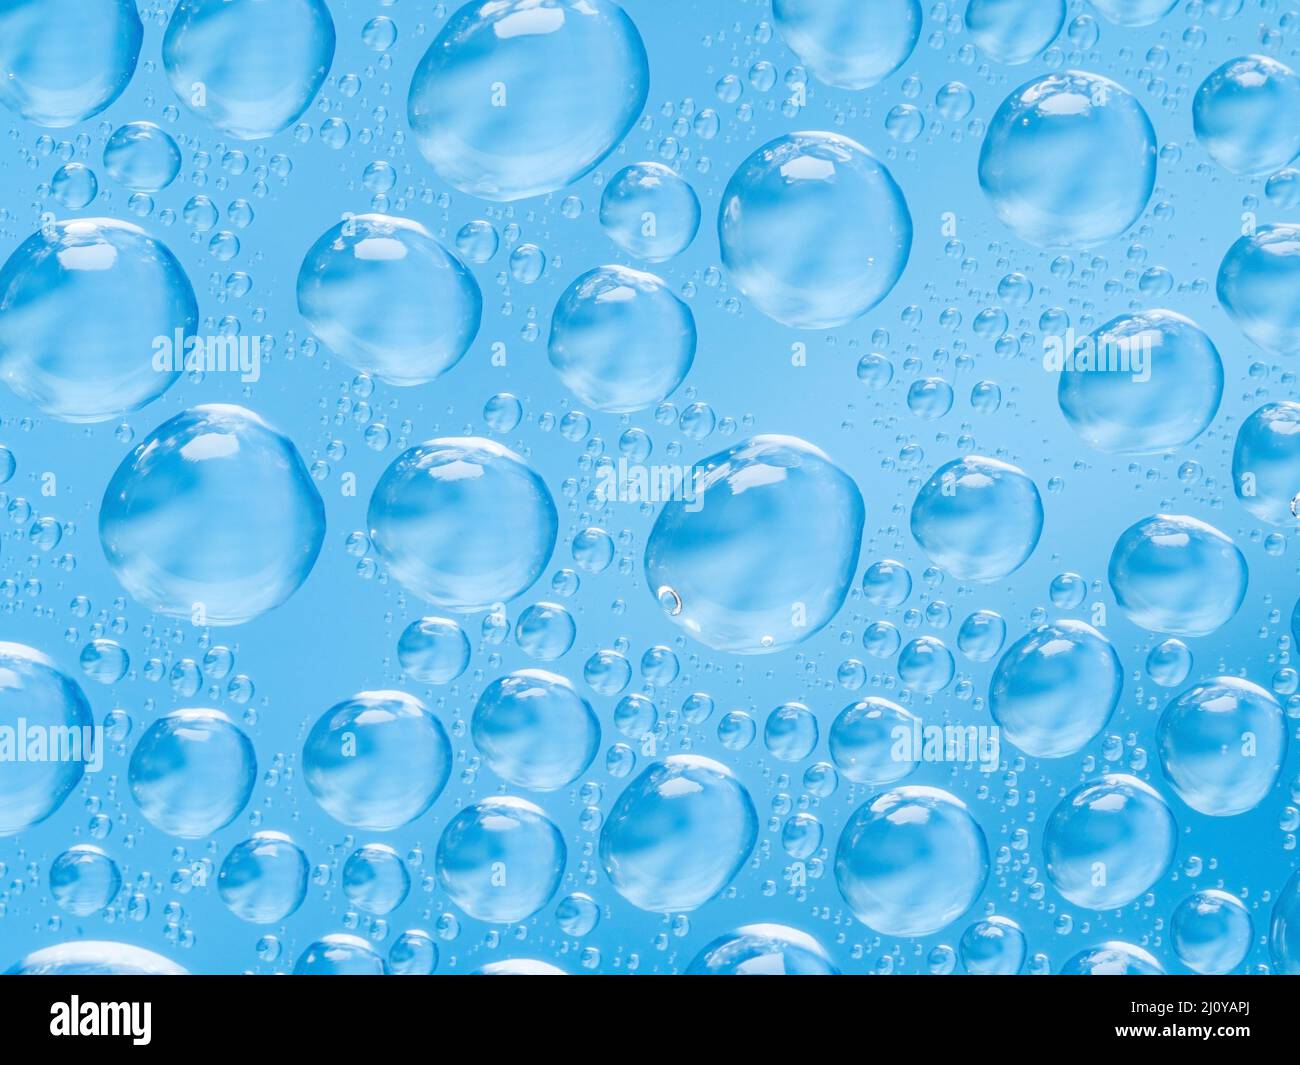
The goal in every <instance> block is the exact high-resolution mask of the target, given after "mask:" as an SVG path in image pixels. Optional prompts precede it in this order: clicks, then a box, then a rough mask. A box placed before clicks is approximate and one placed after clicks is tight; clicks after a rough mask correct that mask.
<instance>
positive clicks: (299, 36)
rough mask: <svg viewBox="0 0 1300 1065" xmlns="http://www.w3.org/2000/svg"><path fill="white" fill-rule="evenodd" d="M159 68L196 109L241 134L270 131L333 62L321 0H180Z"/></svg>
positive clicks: (254, 136) (299, 110)
mask: <svg viewBox="0 0 1300 1065" xmlns="http://www.w3.org/2000/svg"><path fill="white" fill-rule="evenodd" d="M162 60H163V69H164V70H165V71H166V73H167V80H168V81H169V82H170V83H171V87H172V91H173V92H174V93H175V94H176V97H177V99H179V100H180V102H181V103H182V104H183V105H184V106H185V107H186V108H187V109H188V110H189V111H190V112H191V113H192V114H194V115H196V116H198V117H199V118H201V119H204V120H205V121H208V122H211V123H212V125H214V126H215V127H216V128H217V129H218V130H220V131H221V132H222V133H226V134H229V135H230V136H232V137H238V138H239V139H240V140H246V141H254V140H263V139H265V138H267V137H273V136H275V134H277V133H279V132H280V131H281V130H283V129H288V128H289V127H290V126H291V125H293V123H294V122H295V121H297V119H298V118H299V117H300V116H301V115H302V114H303V113H304V112H305V111H306V110H307V108H308V106H310V104H311V102H312V100H313V99H315V97H316V93H317V92H318V91H319V89H320V87H321V85H323V84H324V82H325V76H326V75H327V74H328V73H329V69H330V64H331V63H333V62H334V20H333V19H332V18H330V11H329V8H328V7H327V6H326V4H325V0H182V2H181V3H180V4H178V5H177V7H176V10H175V11H174V12H173V13H172V16H171V19H170V21H169V22H168V23H167V31H166V33H165V34H164V35H163V43H162Z"/></svg>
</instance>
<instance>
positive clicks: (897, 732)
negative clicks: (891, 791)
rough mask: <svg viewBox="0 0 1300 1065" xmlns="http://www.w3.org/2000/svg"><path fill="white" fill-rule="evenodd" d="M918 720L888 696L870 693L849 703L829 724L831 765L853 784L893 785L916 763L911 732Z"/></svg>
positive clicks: (916, 758)
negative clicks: (870, 694) (882, 697)
mask: <svg viewBox="0 0 1300 1065" xmlns="http://www.w3.org/2000/svg"><path fill="white" fill-rule="evenodd" d="M920 724H921V719H920V718H918V717H917V716H916V715H915V714H913V713H912V712H911V711H910V710H905V709H903V707H901V706H899V705H898V704H897V703H891V702H890V701H889V700H888V699H881V698H878V697H876V696H870V697H868V698H866V699H863V700H861V701H860V702H856V703H851V704H850V705H849V706H846V707H845V708H844V709H843V710H841V711H840V713H839V716H838V717H836V718H835V721H834V722H833V723H832V724H831V731H830V736H829V740H828V742H829V744H830V749H831V760H832V761H833V762H834V763H835V767H836V768H837V769H838V770H839V771H840V772H841V773H843V774H844V775H845V776H846V777H848V778H849V779H850V780H851V781H853V782H854V783H855V784H876V785H879V784H893V783H895V782H897V781H899V780H902V779H903V778H904V777H905V776H907V775H908V774H909V773H911V772H912V771H913V770H914V769H915V768H916V767H917V766H918V765H919V764H920V758H921V752H920V751H919V750H917V749H916V744H915V743H914V742H913V733H914V730H915V729H917V728H918V727H919V726H920Z"/></svg>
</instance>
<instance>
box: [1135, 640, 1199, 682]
mask: <svg viewBox="0 0 1300 1065" xmlns="http://www.w3.org/2000/svg"><path fill="white" fill-rule="evenodd" d="M1146 667H1147V676H1148V677H1150V678H1151V679H1152V680H1153V681H1155V682H1156V683H1157V684H1159V685H1160V687H1162V688H1176V687H1178V685H1180V684H1182V682H1183V681H1185V680H1186V679H1187V674H1188V673H1190V672H1191V671H1192V652H1191V651H1190V650H1189V649H1188V647H1187V644H1185V643H1183V641H1182V640H1175V639H1168V640H1164V641H1162V642H1160V643H1158V644H1156V645H1155V646H1154V647H1153V648H1151V652H1150V653H1149V654H1148V655H1147V662H1146Z"/></svg>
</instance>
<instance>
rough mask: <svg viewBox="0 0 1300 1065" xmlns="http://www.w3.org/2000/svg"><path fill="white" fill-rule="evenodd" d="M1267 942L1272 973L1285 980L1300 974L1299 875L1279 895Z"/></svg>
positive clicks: (1270, 922) (1287, 883)
mask: <svg viewBox="0 0 1300 1065" xmlns="http://www.w3.org/2000/svg"><path fill="white" fill-rule="evenodd" d="M1268 941H1269V950H1270V953H1271V955H1272V958H1273V968H1274V970H1275V971H1276V972H1277V973H1279V974H1281V975H1287V976H1295V975H1297V974H1300V871H1297V872H1295V873H1293V874H1292V875H1291V879H1290V880H1288V881H1287V882H1286V886H1285V887H1283V888H1282V890H1281V891H1280V892H1278V896H1277V901H1276V902H1275V903H1274V904H1273V913H1272V916H1271V917H1270V919H1269V936H1268Z"/></svg>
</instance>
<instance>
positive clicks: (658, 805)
mask: <svg viewBox="0 0 1300 1065" xmlns="http://www.w3.org/2000/svg"><path fill="white" fill-rule="evenodd" d="M757 838H758V813H757V811H756V810H755V809H754V802H753V800H752V799H751V798H750V797H749V792H748V791H746V790H745V787H744V785H742V784H741V783H740V781H739V780H737V779H736V777H735V776H734V775H733V774H732V772H731V770H730V769H728V768H727V767H726V766H724V765H720V764H719V763H718V762H714V761H712V760H711V759H708V758H701V757H699V756H698V755H691V754H681V755H673V756H672V757H670V758H667V759H665V760H663V761H661V762H655V763H653V764H652V765H650V766H649V767H648V768H646V769H645V771H644V772H642V773H641V775H640V776H638V777H637V778H636V779H635V780H634V781H632V783H631V784H629V785H628V786H627V789H626V790H625V791H624V792H623V794H622V795H620V796H619V798H618V801H617V802H616V803H615V804H614V807H613V809H612V810H611V811H610V814H609V818H608V819H607V820H606V822H605V824H604V827H603V828H602V830H601V834H600V860H601V863H602V864H603V865H604V867H605V872H606V873H607V874H608V875H609V879H610V882H611V883H612V884H613V885H614V888H615V890H617V891H618V893H619V894H620V895H622V896H623V897H624V898H625V899H627V900H628V902H630V903H632V905H634V906H637V907H639V908H641V909H643V910H650V911H652V912H655V913H676V912H680V911H685V910H694V909H696V908H697V907H699V906H702V905H704V903H706V902H708V901H709V900H710V899H711V898H713V897H714V896H716V895H717V894H718V893H719V892H721V891H722V890H723V889H724V888H725V887H726V886H727V885H728V884H730V883H731V881H732V879H733V878H734V877H735V876H736V874H737V873H738V872H739V871H740V869H741V867H742V866H743V865H744V864H745V862H746V861H747V860H748V859H749V855H750V852H751V851H753V849H754V843H755V841H756V840H757Z"/></svg>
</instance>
